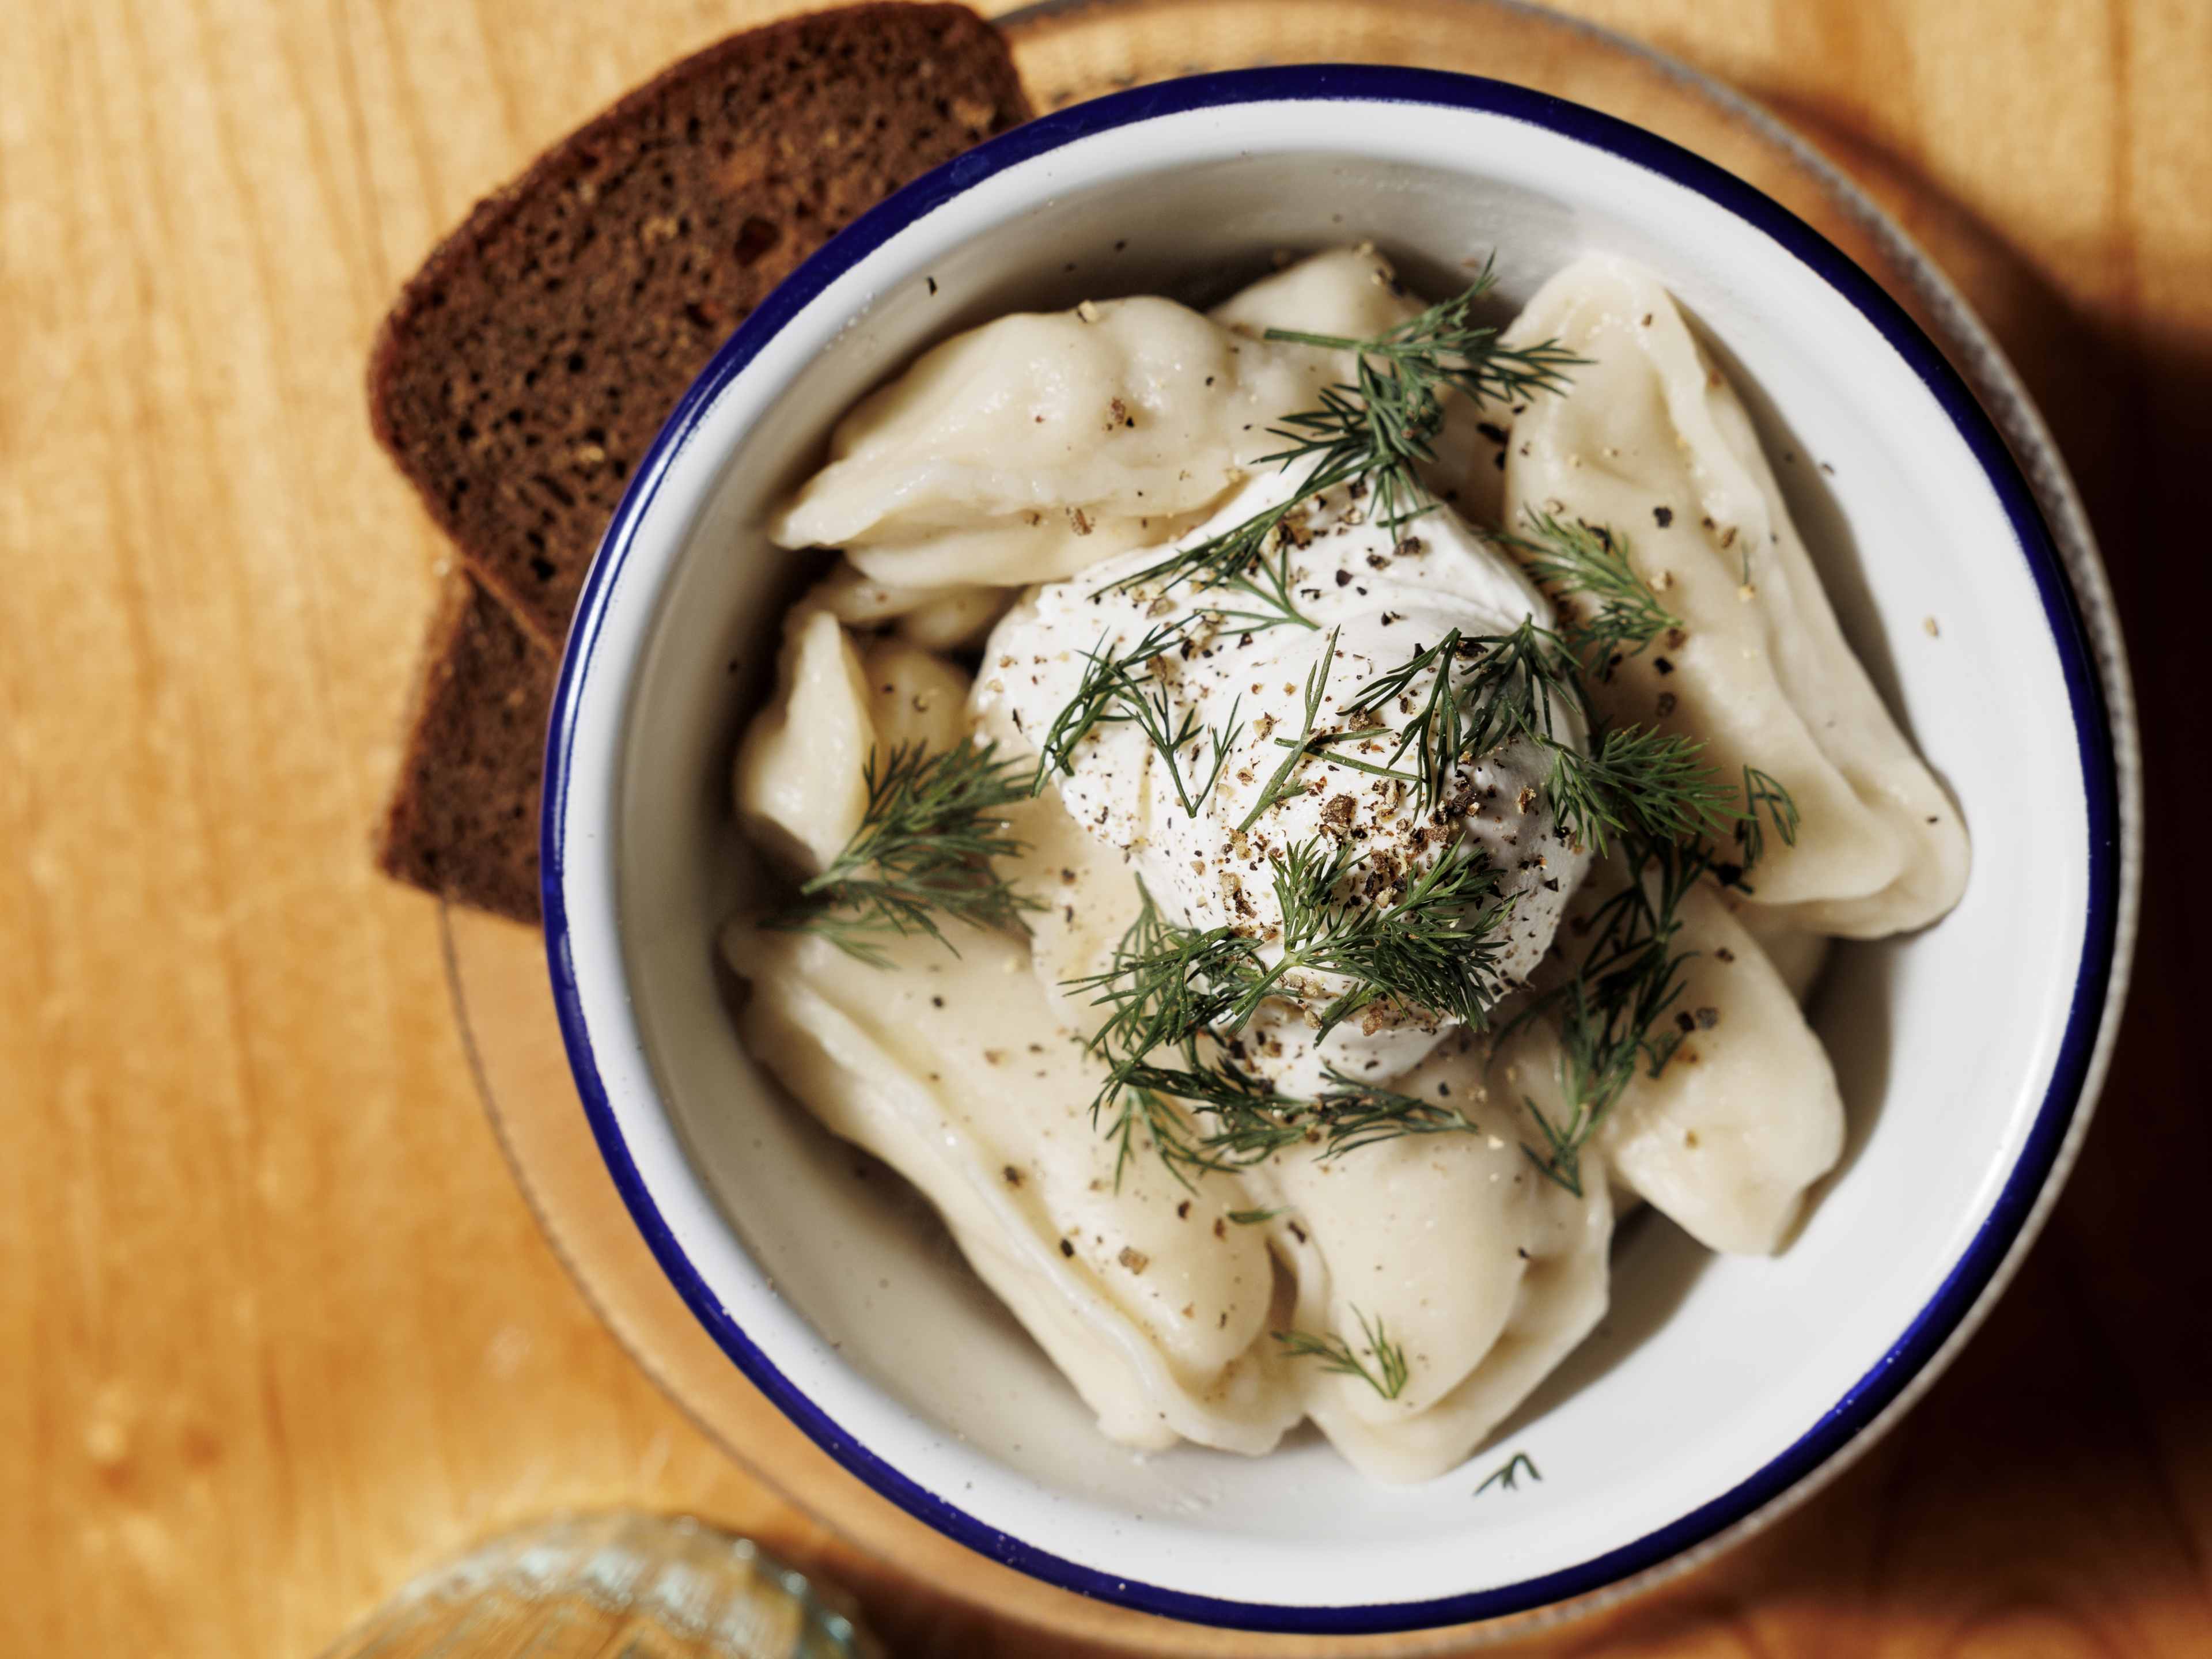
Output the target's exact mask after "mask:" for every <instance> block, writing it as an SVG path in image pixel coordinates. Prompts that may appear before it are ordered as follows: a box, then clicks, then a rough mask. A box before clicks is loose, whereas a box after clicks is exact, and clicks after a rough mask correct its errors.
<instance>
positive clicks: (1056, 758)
mask: <svg viewBox="0 0 2212 1659" xmlns="http://www.w3.org/2000/svg"><path fill="white" fill-rule="evenodd" d="M1192 620H1193V619H1192V618H1190V617H1184V618H1182V620H1181V621H1179V622H1175V623H1160V624H1157V625H1155V626H1154V627H1152V628H1151V629H1147V630H1146V633H1145V636H1144V637H1143V638H1142V639H1140V640H1139V641H1137V643H1136V644H1135V645H1133V646H1132V647H1129V649H1128V650H1127V651H1124V652H1120V653H1116V652H1113V651H1109V649H1107V646H1106V641H1105V640H1104V639H1103V638H1102V639H1100V641H1098V643H1097V645H1095V646H1093V647H1091V649H1090V650H1089V651H1086V652H1085V653H1084V660H1085V663H1086V664H1087V666H1086V667H1085V669H1084V671H1083V678H1082V679H1081V680H1080V681H1079V682H1078V683H1077V685H1076V690H1075V696H1074V697H1073V699H1071V700H1070V701H1069V702H1068V703H1067V705H1066V707H1065V708H1062V709H1061V710H1060V713H1059V714H1057V715H1055V716H1054V720H1053V723H1052V729H1051V730H1050V731H1048V732H1046V733H1045V736H1044V741H1043V743H1042V744H1040V745H1039V748H1038V752H1037V763H1036V775H1034V776H1033V777H1032V778H1031V779H1030V793H1032V794H1041V793H1043V790H1044V787H1045V784H1046V782H1047V781H1048V780H1049V779H1050V777H1051V776H1052V775H1053V774H1054V772H1060V773H1063V774H1066V773H1072V772H1073V771H1074V769H1075V750H1076V746H1077V745H1078V744H1080V743H1081V742H1082V741H1083V740H1084V738H1087V737H1089V736H1090V735H1091V732H1094V731H1096V730H1097V728H1098V727H1100V726H1135V727H1136V728H1137V729H1138V730H1139V731H1140V732H1143V733H1144V734H1145V738H1146V741H1147V742H1149V743H1150V744H1152V747H1153V749H1154V750H1157V751H1158V754H1159V757H1160V759H1161V762H1162V763H1163V765H1164V767H1165V769H1166V771H1167V775H1168V782H1169V783H1170V785H1171V786H1172V787H1173V788H1174V790H1175V792H1176V799H1177V800H1178V801H1180V802H1181V803H1182V810H1183V813H1184V816H1186V817H1197V816H1198V809H1199V808H1200V806H1202V805H1205V802H1206V796H1207V795H1209V794H1210V793H1212V790H1213V786H1214V785H1215V784H1216V783H1218V782H1219V781H1220V779H1221V772H1222V769H1223V768H1224V767H1225V766H1226V765H1227V764H1228V763H1229V753H1230V750H1231V748H1232V747H1234V746H1235V744H1236V742H1237V736H1238V734H1239V733H1240V732H1243V729H1244V728H1243V722H1242V721H1240V720H1238V719H1237V711H1238V709H1240V708H1242V707H1243V699H1242V698H1239V699H1238V700H1237V702H1232V703H1231V705H1230V706H1229V719H1228V720H1227V721H1226V722H1225V723H1224V724H1223V725H1220V726H1206V725H1205V724H1204V723H1203V722H1201V721H1200V719H1199V717H1198V711H1197V710H1196V709H1194V708H1186V709H1184V710H1183V712H1182V715H1181V717H1180V718H1178V717H1177V716H1176V713H1175V710H1174V708H1173V705H1172V703H1171V702H1170V699H1169V696H1168V688H1167V685H1166V684H1165V682H1164V680H1162V678H1160V677H1159V676H1158V674H1156V673H1154V672H1152V665H1153V664H1154V663H1155V662H1157V661H1158V659H1160V658H1162V657H1164V656H1165V655H1166V654H1167V653H1169V652H1170V651H1171V650H1173V649H1174V648H1175V647H1176V646H1178V645H1181V644H1184V643H1186V642H1187V641H1188V638H1189V635H1188V629H1189V627H1190V624H1191V622H1192ZM1200 743H1210V744H1212V747H1213V763H1212V765H1211V766H1210V767H1208V768H1207V769H1206V772H1205V775H1203V776H1199V775H1197V774H1196V773H1195V772H1194V773H1193V775H1192V778H1191V779H1190V780H1189V781H1186V780H1185V778H1184V776H1183V770H1182V768H1183V759H1182V751H1183V750H1186V749H1194V748H1195V747H1196V746H1197V745H1198V744H1200ZM1191 758H1192V760H1193V762H1194V763H1195V761H1196V758H1197V757H1196V756H1195V755H1193V756H1192V757H1191Z"/></svg>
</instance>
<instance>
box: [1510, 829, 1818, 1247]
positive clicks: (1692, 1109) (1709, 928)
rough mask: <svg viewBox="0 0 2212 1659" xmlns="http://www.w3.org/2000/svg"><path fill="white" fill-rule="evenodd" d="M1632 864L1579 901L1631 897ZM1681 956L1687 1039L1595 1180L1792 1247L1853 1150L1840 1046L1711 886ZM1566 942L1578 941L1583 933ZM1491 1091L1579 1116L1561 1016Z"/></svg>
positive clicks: (1639, 1098)
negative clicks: (1568, 1085) (1824, 1038)
mask: <svg viewBox="0 0 2212 1659" xmlns="http://www.w3.org/2000/svg"><path fill="white" fill-rule="evenodd" d="M1623 880H1624V875H1623V872H1622V870H1621V866H1620V863H1619V861H1618V860H1605V861H1604V862H1602V863H1601V864H1599V865H1598V866H1595V868H1594V869H1593V870H1592V872H1591V874H1590V877H1589V881H1588V882H1587V883H1586V884H1585V885H1584V888H1583V892H1582V893H1581V894H1580V895H1578V896H1577V899H1576V902H1575V903H1574V904H1573V906H1572V907H1571V911H1570V914H1571V915H1574V916H1577V917H1582V916H1587V915H1589V913H1590V912H1591V911H1592V910H1593V909H1594V908H1596V907H1597V906H1598V905H1600V904H1601V903H1603V902H1605V901H1606V899H1607V898H1608V897H1609V896H1612V895H1613V894H1614V893H1617V892H1619V891H1620V888H1621V884H1622V882H1623ZM1679 915H1680V923H1681V926H1680V931H1679V932H1678V933H1676V934H1675V935H1674V942H1673V949H1674V951H1678V952H1680V953H1683V954H1684V955H1685V956H1686V957H1687V960H1686V962H1685V963H1683V966H1682V968H1681V969H1680V975H1679V978H1678V981H1677V982H1678V983H1679V984H1680V987H1681V988H1680V994H1678V995H1677V997H1676V998H1675V1000H1674V1005H1673V1007H1672V1009H1671V1010H1670V1011H1669V1014H1668V1018H1670V1019H1671V1020H1673V1021H1674V1022H1677V1024H1676V1025H1675V1028H1674V1035H1675V1036H1679V1037H1680V1044H1679V1046H1677V1047H1676V1048H1675V1049H1674V1053H1673V1054H1672V1056H1671V1057H1670V1058H1669V1059H1668V1061H1667V1064H1666V1066H1665V1067H1664V1068H1663V1069H1662V1071H1661V1072H1660V1073H1659V1075H1658V1076H1657V1077H1656V1078H1655V1077H1653V1076H1652V1075H1651V1074H1650V1068H1649V1067H1648V1066H1646V1065H1644V1064H1639V1065H1638V1067H1637V1070H1636V1074H1635V1077H1634V1078H1633V1079H1632V1081H1631V1082H1630V1083H1629V1085H1628V1086H1627V1087H1626V1089H1624V1090H1623V1091H1621V1095H1620V1099H1619V1100H1618V1101H1616V1102H1615V1103H1614V1104H1613V1109H1612V1110H1611V1112H1610V1113H1609V1114H1608V1115H1607V1118H1606V1121H1605V1122H1604V1123H1603V1124H1602V1125H1601V1127H1600V1130H1599V1133H1598V1136H1597V1139H1596V1140H1595V1144H1594V1146H1593V1147H1592V1149H1591V1150H1590V1151H1589V1152H1586V1153H1585V1154H1584V1156H1583V1164H1584V1166H1585V1182H1584V1184H1585V1185H1587V1184H1589V1182H1592V1181H1595V1180H1596V1179H1597V1174H1596V1171H1597V1169H1598V1168H1599V1167H1601V1166H1602V1167H1607V1168H1610V1170H1612V1171H1613V1177H1614V1179H1615V1180H1616V1181H1617V1182H1619V1183H1620V1185H1621V1186H1623V1187H1625V1188H1627V1189H1628V1190H1629V1191H1631V1192H1633V1193H1635V1194H1637V1195H1638V1196H1639V1197H1642V1198H1644V1199H1647V1200H1650V1202H1651V1204H1652V1205H1653V1206H1656V1208H1657V1209H1659V1210H1660V1211H1661V1212H1662V1213H1664V1214H1665V1215H1667V1216H1668V1217H1669V1218H1672V1219H1673V1220H1674V1223H1675V1224H1676V1225H1679V1226H1680V1227H1681V1229H1682V1230H1683V1231H1685V1232H1687V1233H1688V1234H1689V1235H1690V1236H1691V1237H1693V1238H1695V1239H1696V1240H1697V1241H1698V1242H1699V1243H1701V1244H1704V1245H1705V1246H1706V1247H1707V1248H1708V1249H1715V1250H1724V1251H1729V1252H1731V1253H1734V1254H1737V1255H1765V1254H1767V1253H1769V1252H1771V1251H1774V1250H1777V1249H1780V1248H1781V1247H1782V1245H1783V1243H1784V1242H1785V1241H1786V1240H1787V1238H1788V1237H1789V1234H1790V1228H1791V1226H1792V1225H1793V1224H1794V1223H1795V1222H1796V1218H1797V1216H1798V1214H1799V1212H1800V1211H1801V1210H1802V1208H1803V1206H1804V1200H1805V1193H1806V1190H1807V1189H1808V1188H1809V1187H1811V1185H1812V1184H1813V1183H1814V1182H1815V1181H1818V1180H1819V1179H1820V1177H1821V1176H1824V1175H1826V1173H1827V1172H1828V1171H1829V1170H1831V1169H1832V1168H1833V1167H1834V1166H1835V1162H1836V1158H1837V1157H1838V1154H1839V1153H1840V1152H1842V1150H1843V1142H1844V1105H1843V1097H1842V1096H1841V1095H1840V1094H1839V1093H1838V1090H1837V1087H1836V1073H1835V1068H1834V1067H1833V1066H1831V1065H1830V1064H1829V1062H1828V1054H1827V1051H1826V1049H1825V1048H1822V1047H1821V1046H1820V1037H1819V1036H1817V1035H1815V1033H1814V1030H1813V1029H1812V1027H1811V1026H1809V1025H1808V1024H1806V1023H1805V1017H1804V1015H1803V1014H1802V1013H1801V1012H1799V1010H1798V1007H1797V1000H1796V996H1795V995H1794V994H1792V993H1791V991H1790V987H1789V985H1788V984H1787V983H1785V982H1784V980H1783V978H1782V976H1781V975H1779V974H1778V973H1777V972H1776V971H1775V969H1774V966H1773V964H1772V963H1770V962H1769V961H1768V960H1767V959H1766V956H1765V952H1763V951H1761V950H1760V949H1759V945H1758V943H1757V941H1756V940H1754V939H1753V938H1752V936H1751V935H1750V934H1749V933H1747V932H1746V931H1745V929H1744V927H1743V925H1742V924H1741V922H1739V921H1737V920H1736V919H1735V916H1733V915H1730V914H1729V907H1728V903H1727V902H1726V901H1725V899H1724V898H1723V896H1722V895H1721V894H1720V893H1719V892H1718V891H1717V890H1716V889H1715V888H1714V887H1713V886H1712V885H1711V884H1709V883H1707V884H1699V886H1697V887H1695V888H1693V889H1692V890H1691V891H1690V893H1689V894H1688V896H1686V899H1685V900H1684V902H1683V903H1682V907H1681V909H1680V912H1679ZM1565 936H1566V937H1571V936H1572V930H1571V929H1570V930H1569V933H1568V934H1567V935H1565ZM1490 1086H1491V1089H1492V1093H1493V1094H1495V1095H1497V1096H1498V1097H1502V1098H1505V1099H1521V1098H1527V1099H1529V1100H1533V1101H1534V1103H1536V1105H1537V1106H1538V1107H1539V1108H1541V1109H1542V1110H1543V1112H1544V1113H1545V1115H1547V1117H1549V1118H1550V1119H1551V1120H1552V1121H1553V1122H1555V1123H1561V1122H1565V1121H1569V1119H1570V1116H1571V1114H1570V1112H1569V1109H1568V1105H1567V1102H1566V1099H1565V1095H1564V1093H1563V1091H1562V1089H1561V1084H1560V1077H1559V1039H1558V1036H1557V1034H1556V1028H1555V1026H1554V1024H1553V1020H1552V1019H1551V1018H1550V1017H1548V1016H1544V1017H1540V1018H1536V1019H1534V1020H1532V1021H1529V1022H1528V1023H1527V1024H1523V1025H1522V1026H1520V1027H1519V1028H1518V1029H1517V1030H1515V1031H1514V1032H1513V1033H1512V1035H1510V1036H1508V1037H1507V1038H1506V1040H1505V1041H1504V1042H1503V1043H1502V1044H1501V1045H1500V1047H1499V1048H1498V1053H1497V1054H1496V1055H1495V1056H1494V1058H1493V1059H1492V1063H1491V1073H1490Z"/></svg>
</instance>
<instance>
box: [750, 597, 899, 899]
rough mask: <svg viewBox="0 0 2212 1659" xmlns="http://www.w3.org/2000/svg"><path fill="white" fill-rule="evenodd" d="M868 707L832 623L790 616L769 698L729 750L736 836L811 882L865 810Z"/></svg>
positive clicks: (872, 741)
mask: <svg viewBox="0 0 2212 1659" xmlns="http://www.w3.org/2000/svg"><path fill="white" fill-rule="evenodd" d="M868 702H869V698H868V685H867V680H866V677H865V675H864V674H863V672H862V671H861V667H860V653H859V652H858V651H856V650H855V649H854V646H853V641H852V640H851V638H850V637H849V636H848V635H847V634H846V632H845V630H844V629H842V628H840V627H839V626H838V625H837V619H836V617H833V616H831V615H830V614H829V612H828V611H798V612H795V613H794V614H793V617H792V618H791V621H790V623H788V624H787V627H786V629H785V630H784V640H783V652H782V655H781V659H779V661H778V664H777V667H776V689H775V695H774V696H772V697H770V698H769V702H768V703H767V704H766V706H765V707H763V708H762V710H761V712H760V713H759V714H756V715H754V716H753V720H752V724H751V725H750V726H748V727H747V728H746V729H745V736H744V742H743V743H742V744H739V745H738V763H737V771H736V776H735V780H734V793H735V794H736V798H737V807H738V822H739V823H742V824H743V825H744V828H745V833H746V834H747V835H748V836H750V837H751V838H752V840H753V842H754V843H755V844H756V845H757V846H759V847H760V848H763V850H764V851H767V852H769V853H770V854H773V855H774V856H775V858H776V859H777V860H779V861H781V862H782V863H784V864H787V865H788V866H791V867H792V868H793V869H794V870H796V871H797V872H799V873H800V874H801V875H806V876H813V875H818V874H820V873H821V872H822V871H823V868H824V867H825V866H828V864H829V861H830V860H832V859H834V858H836V856H837V854H839V853H841V852H842V851H843V850H844V848H845V843H846V842H849V841H850V840H852V838H853V832H854V830H856V829H859V828H860V818H861V815H862V814H863V813H864V812H865V811H866V810H867V805H868V790H867V785H866V781H865V773H866V766H867V761H868V754H869V751H870V750H872V749H873V748H874V747H875V745H876V730H875V725H874V722H873V721H872V720H871V719H870V717H869V712H868Z"/></svg>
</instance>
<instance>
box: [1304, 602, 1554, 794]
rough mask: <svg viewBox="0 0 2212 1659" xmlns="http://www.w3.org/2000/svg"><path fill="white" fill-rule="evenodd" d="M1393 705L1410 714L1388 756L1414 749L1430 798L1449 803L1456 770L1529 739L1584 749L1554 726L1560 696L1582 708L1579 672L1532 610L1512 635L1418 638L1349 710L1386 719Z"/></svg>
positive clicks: (1391, 764) (1395, 758)
mask: <svg viewBox="0 0 2212 1659" xmlns="http://www.w3.org/2000/svg"><path fill="white" fill-rule="evenodd" d="M1424 675H1426V676H1428V677H1429V679H1428V685H1427V689H1426V690H1425V691H1420V692H1416V690H1415V689H1414V688H1415V687H1416V686H1417V685H1418V684H1419V682H1420V680H1421V678H1422V677H1423V676H1424ZM1393 704H1395V705H1396V706H1397V709H1398V712H1400V713H1401V714H1406V715H1407V721H1406V724H1405V725H1404V726H1401V727H1399V728H1398V730H1397V732H1396V736H1397V739H1398V742H1397V746H1396V747H1395V749H1394V750H1392V751H1391V753H1390V757H1389V759H1388V760H1387V761H1386V762H1384V763H1383V765H1384V767H1385V769H1395V768H1396V767H1397V766H1398V764H1399V763H1400V762H1401V760H1404V759H1405V758H1406V757H1407V755H1408V754H1409V753H1410V754H1411V756H1412V762H1413V776H1414V777H1416V778H1417V779H1419V783H1420V790H1421V799H1422V804H1423V805H1425V806H1428V807H1431V808H1433V807H1436V806H1437V805H1442V804H1443V800H1444V798H1445V795H1446V794H1447V793H1448V791H1449V785H1450V783H1451V781H1452V775H1453V772H1454V769H1456V768H1459V767H1462V766H1469V765H1473V764H1474V763H1476V762H1478V761H1480V760H1481V759H1482V758H1483V757H1485V756H1486V755H1490V754H1493V753H1495V752H1496V751H1497V750H1500V749H1502V748H1504V746H1505V745H1506V744H1510V743H1513V742H1516V741H1517V740H1520V739H1522V738H1527V739H1529V740H1531V741H1534V742H1536V743H1538V744H1542V745H1544V746H1545V747H1547V748H1548V749H1550V750H1552V751H1553V755H1554V757H1559V756H1563V755H1564V756H1572V757H1575V758H1576V759H1577V760H1578V759H1580V758H1581V755H1580V751H1579V750H1576V749H1575V748H1574V747H1573V745H1572V744H1568V743H1566V742H1565V741H1563V740H1561V739H1560V738H1558V737H1557V735H1556V728H1557V724H1558V710H1559V708H1560V707H1561V706H1562V705H1564V706H1565V707H1567V708H1575V709H1582V708H1584V704H1583V690H1582V683H1581V680H1580V679H1579V678H1577V675H1576V673H1575V669H1574V663H1573V659H1571V657H1570V656H1569V655H1568V654H1567V653H1566V650H1565V646H1564V645H1563V643H1562V642H1561V641H1560V640H1559V636H1558V635H1555V634H1553V633H1552V632H1551V631H1550V630H1549V629H1543V628H1539V627H1538V626H1537V625H1536V623H1535V621H1534V619H1533V618H1530V619H1528V620H1525V621H1523V622H1522V623H1521V625H1520V626H1519V627H1518V628H1516V629H1514V630H1513V631H1512V632H1511V633H1510V634H1498V635H1464V634H1462V633H1461V632H1460V630H1459V629H1456V628H1455V629H1450V630H1449V631H1448V632H1447V633H1446V634H1445V635H1444V636H1443V638H1442V639H1441V640H1439V641H1437V642H1436V643H1435V644H1434V645H1431V646H1423V647H1416V648H1415V649H1414V651H1413V655H1412V656H1411V657H1409V658H1408V659H1407V660H1406V661H1405V663H1404V664H1402V665H1401V666H1399V667H1397V668H1395V669H1393V670H1391V671H1390V672H1389V673H1387V674H1379V675H1377V676H1376V678H1373V679H1371V680H1370V681H1369V682H1368V683H1367V684H1365V685H1364V686H1363V687H1361V688H1360V690H1359V693H1358V696H1354V697H1353V698H1352V700H1351V701H1350V702H1346V704H1345V705H1344V713H1345V714H1346V715H1349V716H1352V717H1355V718H1356V717H1358V716H1362V715H1366V716H1370V717H1376V718H1380V717H1382V716H1383V714H1384V713H1385V711H1386V710H1387V709H1389V708H1390V707H1391V705H1393ZM1573 763H1574V762H1573V761H1568V762H1565V764H1568V765H1572V764H1573ZM1392 775H1397V774H1396V773H1395V771H1394V772H1393V774H1392ZM1571 833H1572V832H1571Z"/></svg>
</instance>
